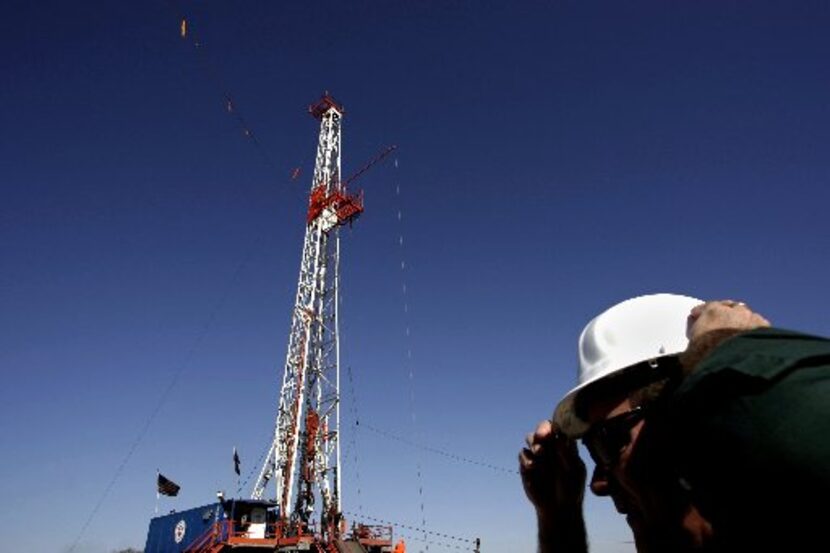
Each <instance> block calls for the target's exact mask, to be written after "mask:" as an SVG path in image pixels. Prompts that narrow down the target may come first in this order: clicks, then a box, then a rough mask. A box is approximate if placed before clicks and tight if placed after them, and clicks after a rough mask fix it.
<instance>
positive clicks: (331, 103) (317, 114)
mask: <svg viewBox="0 0 830 553" xmlns="http://www.w3.org/2000/svg"><path fill="white" fill-rule="evenodd" d="M331 108H334V109H336V110H337V112H338V113H339V114H340V115H343V114H344V113H346V111H345V110H344V109H343V104H341V103H340V102H338V101H337V100H335V99H334V98H332V96H331V95H330V94H329V93H328V92H326V93H325V94H323V97H322V98H320V99H319V100H318V101H317V103H316V104H311V105H310V106H308V112H309V113H310V114H311V115H312V116H313V117H314V118H315V119H317V120H318V121H319V120H320V119H322V118H323V114H325V113H326V112H327V111H328V110H330V109H331Z"/></svg>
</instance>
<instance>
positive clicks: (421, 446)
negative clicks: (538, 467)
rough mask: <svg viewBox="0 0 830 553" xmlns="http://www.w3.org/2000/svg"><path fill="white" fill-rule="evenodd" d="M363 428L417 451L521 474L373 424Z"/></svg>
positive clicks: (364, 425)
mask: <svg viewBox="0 0 830 553" xmlns="http://www.w3.org/2000/svg"><path fill="white" fill-rule="evenodd" d="M362 427H363V428H365V429H367V430H370V431H371V432H374V433H375V434H379V435H381V436H385V437H387V438H390V439H392V440H395V441H398V442H401V443H404V444H406V445H409V446H412V447H414V448H417V449H422V450H424V451H429V452H430V453H435V454H436V455H441V456H443V457H447V458H448V459H453V460H454V461H459V462H461V463H467V464H470V465H476V466H479V467H484V468H488V469H491V470H495V471H498V472H503V473H506V474H511V475H513V474H519V471H517V470H515V469H509V468H505V467H500V466H498V465H493V464H490V463H485V462H484V461H477V460H475V459H470V458H469V457H463V456H461V455H456V454H455V453H450V452H448V451H444V450H441V449H437V448H434V447H431V446H428V445H424V444H419V443H417V442H413V441H412V440H408V439H406V438H404V437H402V436H399V435H397V434H393V433H392V432H389V431H387V430H381V429H380V428H377V427H375V426H372V425H371V424H366V423H364V424H363V425H362Z"/></svg>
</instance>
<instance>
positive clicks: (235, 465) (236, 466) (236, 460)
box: [233, 447, 240, 476]
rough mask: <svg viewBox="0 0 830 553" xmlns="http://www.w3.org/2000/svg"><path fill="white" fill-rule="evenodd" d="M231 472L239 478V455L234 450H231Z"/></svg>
mask: <svg viewBox="0 0 830 553" xmlns="http://www.w3.org/2000/svg"><path fill="white" fill-rule="evenodd" d="M233 471H234V472H235V473H236V475H237V476H239V474H240V473H239V453H237V452H236V448H235V447H234V448H233Z"/></svg>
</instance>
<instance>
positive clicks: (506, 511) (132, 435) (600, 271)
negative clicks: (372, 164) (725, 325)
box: [0, 0, 830, 553]
mask: <svg viewBox="0 0 830 553" xmlns="http://www.w3.org/2000/svg"><path fill="white" fill-rule="evenodd" d="M180 15H185V16H186V17H187V18H188V21H189V28H190V33H191V34H190V37H191V38H193V39H194V40H198V41H199V43H200V45H201V46H200V49H199V50H198V51H197V50H196V49H194V47H193V45H192V42H188V41H185V40H182V39H181V38H180V36H179V18H180ZM828 24H830V7H829V6H828V5H827V3H826V2H764V1H756V2H730V1H718V2H715V1H704V2H690V1H689V2H686V1H683V2H657V1H638V2H626V3H620V2H597V1H586V2H575V1H566V2H512V3H507V2H504V3H496V2H460V1H453V2H418V3H416V2H369V1H361V2H350V3H345V2H343V3H337V2H314V3H275V2H259V1H258V2H189V1H188V2H165V1H162V0H159V1H157V2H141V3H112V2H83V3H73V4H66V3H60V2H51V1H45V2H37V3H29V2H20V1H13V2H11V3H10V5H8V6H7V7H6V9H5V10H4V17H3V21H2V22H0V42H2V51H3V52H4V55H3V56H2V57H1V58H0V59H2V61H0V70H2V74H3V76H4V86H2V87H0V187H2V201H0V259H2V271H0V306H2V308H0V367H1V368H2V375H3V385H2V387H0V449H2V451H3V452H4V454H3V455H2V456H0V492H2V495H3V497H4V502H3V511H2V512H3V518H4V521H5V522H4V527H5V538H4V539H5V543H6V547H8V548H9V549H10V550H26V551H31V552H34V553H39V552H44V553H47V552H55V551H59V552H64V551H66V550H67V549H68V547H69V546H70V544H72V543H73V542H75V540H76V539H77V538H78V536H79V533H80V531H81V529H82V528H83V527H84V523H85V521H86V520H87V518H88V517H89V515H90V513H91V512H92V511H93V509H94V507H95V505H96V504H97V502H98V501H99V500H100V499H101V497H102V496H103V494H104V492H105V489H106V488H107V486H108V484H109V483H110V481H112V479H113V477H114V475H115V474H116V471H118V477H117V478H116V479H115V484H114V485H113V486H112V488H111V489H110V491H109V492H108V493H107V494H106V496H104V500H103V503H102V504H101V507H100V509H99V510H98V511H97V513H96V514H95V516H94V517H93V519H92V521H91V523H90V524H89V526H88V527H87V528H86V530H85V531H84V533H83V535H82V536H81V538H80V541H79V543H78V547H77V548H76V551H77V552H79V553H81V552H83V553H103V552H108V551H110V550H112V549H115V548H117V547H126V546H139V547H141V546H142V545H143V543H144V538H145V535H146V529H147V524H148V520H149V518H150V516H151V515H152V513H153V509H154V506H155V489H154V478H155V471H156V468H161V470H162V471H163V472H164V473H165V474H167V475H168V476H169V477H171V478H172V479H174V480H175V481H177V482H178V483H180V484H181V485H182V492H181V494H180V496H179V498H177V499H175V500H165V501H162V505H161V508H162V509H171V508H176V509H184V508H187V507H190V506H195V505H198V504H202V503H207V502H209V501H211V500H212V499H213V497H214V493H215V491H216V490H217V489H225V490H230V491H232V490H234V489H235V477H234V474H233V472H232V464H231V451H232V448H233V446H236V447H238V448H239V451H240V455H241V457H242V462H243V470H250V468H251V466H252V465H253V463H254V461H255V459H256V458H257V457H258V456H259V455H260V453H261V452H262V449H263V448H264V447H266V445H267V441H268V439H269V432H270V429H271V425H272V423H273V416H274V414H275V409H276V407H275V405H276V399H277V393H278V389H277V388H278V385H279V382H280V379H281V373H282V363H283V360H284V355H285V347H286V343H287V332H288V326H289V317H290V308H291V304H292V302H293V299H294V289H295V286H296V280H297V271H298V266H299V255H300V248H301V243H302V237H303V217H304V212H305V202H306V194H307V190H308V187H309V182H308V180H309V176H310V173H311V170H312V164H313V157H314V149H315V146H316V138H317V136H316V135H317V127H316V122H315V121H314V120H313V119H311V118H310V117H309V116H308V115H307V114H306V113H305V111H304V110H305V106H306V105H307V104H309V103H310V102H312V101H314V100H315V99H316V98H317V97H319V95H320V94H321V93H322V91H324V90H330V91H332V93H333V94H334V95H335V96H336V97H337V98H338V99H340V100H341V101H342V102H343V103H344V104H345V106H346V118H345V121H344V131H343V133H344V134H343V166H344V174H345V175H348V174H351V173H352V172H353V171H355V170H356V169H358V168H359V167H360V166H361V165H362V164H363V162H364V161H366V160H367V159H369V158H371V157H372V156H373V155H374V154H375V153H376V152H378V151H379V150H380V149H381V148H382V147H383V146H384V145H387V144H393V143H394V144H397V145H398V146H399V150H398V152H396V154H395V159H397V167H396V165H395V163H394V160H392V159H390V160H389V161H388V162H387V163H385V164H383V165H381V166H378V167H376V168H374V169H373V170H372V171H371V173H369V174H368V175H366V176H365V177H364V178H363V179H362V180H361V181H359V183H360V186H361V187H362V188H364V189H365V191H366V213H365V215H364V216H363V217H362V218H361V219H360V220H359V221H358V222H357V224H356V225H355V226H354V228H353V229H351V230H347V231H346V232H344V233H343V273H344V277H343V280H344V282H343V286H344V292H343V293H344V300H343V311H342V329H341V330H342V338H343V344H342V349H343V358H344V366H349V367H351V368H352V372H353V380H354V388H355V389H354V393H352V390H343V394H344V404H345V405H344V416H345V418H346V421H345V424H344V428H343V442H344V445H345V448H346V449H347V452H348V454H347V458H346V460H345V461H344V471H345V473H344V504H345V507H346V509H347V511H351V512H358V511H359V512H362V513H365V514H368V515H370V516H374V517H377V518H383V519H386V520H391V521H395V522H399V523H402V524H406V525H412V526H417V525H419V523H420V520H421V504H423V513H424V516H425V518H426V520H427V526H428V527H429V528H430V529H431V530H434V531H438V532H443V533H449V534H452V535H455V536H461V537H474V536H480V537H481V538H482V542H483V545H484V548H483V550H484V551H505V552H506V551H532V550H533V547H534V546H533V542H534V532H535V530H534V527H533V516H532V512H531V509H530V507H529V505H528V504H527V502H526V501H525V499H524V496H523V493H522V491H521V486H520V484H519V480H518V476H515V475H510V474H507V473H505V472H501V471H496V470H491V469H487V468H483V467H480V466H477V465H472V464H466V463H461V462H457V461H452V460H449V459H447V458H445V457H442V456H438V455H434V454H431V453H429V452H427V451H424V450H420V449H415V448H412V447H409V446H408V445H406V444H403V443H401V442H398V441H394V440H389V439H386V438H384V437H382V436H380V435H378V434H377V433H373V432H370V431H368V430H367V429H366V428H363V429H361V430H359V431H355V429H354V425H353V416H352V413H353V412H354V409H356V410H357V414H358V417H359V418H360V420H361V422H362V423H363V425H364V427H365V426H366V425H373V426H374V427H377V428H380V429H383V430H385V431H387V432H391V433H394V434H396V435H401V436H406V437H407V439H411V440H413V441H417V442H420V443H424V444H427V445H429V446H430V447H433V448H438V449H442V450H446V451H449V452H453V453H455V454H457V455H461V456H464V457H467V458H470V459H474V460H479V461H482V462H486V463H490V464H493V465H497V466H501V467H506V468H513V467H514V466H515V456H516V453H517V452H518V450H519V448H520V447H521V445H522V440H523V436H524V434H525V433H526V432H527V431H529V430H531V429H532V427H533V426H534V425H535V423H536V422H537V421H538V420H540V419H541V418H543V417H545V416H547V415H549V413H550V412H551V411H552V408H553V406H554V404H555V403H556V401H557V400H558V399H559V398H560V397H561V396H562V395H563V394H564V393H565V392H566V391H567V390H568V389H569V388H570V387H571V385H572V384H573V381H574V379H575V357H576V355H575V342H576V338H577V336H578V333H579V331H580V330H581V328H582V326H583V325H584V324H585V323H586V322H587V321H588V320H589V319H590V318H591V317H592V316H594V315H595V314H596V313H598V312H599V311H601V310H602V309H604V308H605V307H607V306H608V305H610V304H612V303H616V302H617V301H620V300H622V299H624V298H627V297H630V296H633V295H638V294H642V293H649V292H656V291H674V292H681V293H687V294H690V295H696V296H699V297H703V298H738V299H742V300H745V301H747V302H748V303H750V305H752V306H754V307H755V308H757V309H758V310H759V311H761V312H762V313H763V314H765V315H766V316H767V317H768V318H770V319H771V320H772V321H773V322H775V323H777V324H779V325H780V326H785V327H791V328H797V329H802V330H806V331H810V332H814V333H819V334H830V317H828V315H827V310H826V308H825V304H826V292H825V288H826V283H827V282H828V269H829V266H828V259H830V246H829V245H828V240H827V237H828V230H830V223H829V222H828V220H827V217H826V210H827V208H826V206H827V203H828V199H830V192H828V188H827V187H828V181H829V180H830V155H828V154H830V152H828V150H829V149H830V148H828V146H830V130H828V129H830V107H829V106H828V102H827V98H828V97H830V72H828V66H827V60H828V59H830V39H828V34H827V32H826V30H827V28H828ZM224 93H229V94H230V95H231V96H232V98H233V100H234V104H235V105H236V107H237V109H238V112H239V113H242V114H243V115H244V117H245V118H246V120H247V122H248V124H249V126H250V128H251V129H252V130H253V131H254V133H255V136H256V137H257V138H258V140H259V144H261V146H262V149H263V150H262V151H260V150H259V149H258V148H257V147H256V145H255V144H254V143H253V142H252V140H250V139H246V138H245V137H244V136H243V134H242V132H241V129H240V127H239V125H238V123H237V121H236V120H235V119H234V118H233V117H231V116H229V115H228V113H227V112H226V111H225V108H224V100H223V94H224ZM263 152H265V154H264V155H263ZM295 167H302V168H303V175H302V176H301V177H300V178H298V179H297V180H295V181H292V180H291V179H290V174H291V171H292V169H293V168H295ZM399 212H400V214H401V216H400V219H399V218H398V213H399ZM401 237H403V246H401V245H400V239H401ZM401 261H404V262H405V269H403V270H401ZM404 284H406V294H404V293H403V292H402V287H403V285H404ZM404 304H406V306H407V310H406V311H404ZM407 328H409V331H410V332H409V336H407V335H406V329H407ZM408 352H411V360H410V359H409V354H408ZM410 369H411V370H412V372H413V375H414V377H413V379H412V380H411V381H410V379H409V376H408V375H409V372H410ZM168 388H169V389H170V392H169V394H168V395H165V390H167V389H168ZM410 396H412V397H414V402H412V405H414V414H415V420H416V422H415V424H414V425H413V423H412V409H411V408H410V399H409V398H410ZM355 398H357V399H356V400H355ZM159 405H160V407H158V409H157V406H159ZM154 413H155V415H154ZM148 420H149V421H150V422H151V424H150V425H149V427H148V428H147V430H146V432H143V429H144V428H145V426H146V424H147V422H148ZM350 433H351V434H350ZM139 437H140V438H141V439H140V440H139V441H138V442H137V439H138V438H139ZM136 444H137V445H136ZM134 445H135V448H134V452H133V453H132V454H131V455H130V456H129V459H128V462H127V463H126V464H125V465H124V466H123V467H122V468H121V469H120V470H119V467H120V466H121V464H122V462H123V460H124V459H125V458H126V456H127V455H128V452H130V451H131V449H132V448H133V446H134ZM355 461H356V462H355ZM419 467H420V469H421V473H422V475H421V477H420V478H418V476H417V471H418V468H419ZM419 488H422V490H423V491H422V492H421V493H419V492H418V489H419ZM587 510H588V517H589V531H590V534H591V537H592V542H593V548H592V551H597V552H606V553H611V552H618V551H619V552H625V551H633V546H632V545H631V544H628V543H625V542H626V541H627V540H628V539H629V536H628V533H627V530H626V528H625V525H624V522H622V521H621V520H618V517H617V515H616V514H615V513H614V512H613V509H612V508H611V507H610V506H609V505H605V502H603V501H598V500H594V499H589V500H588V503H587ZM44 528H48V531H45V530H44ZM405 534H407V535H409V534H411V532H405ZM411 545H412V546H413V547H412V548H413V549H414V550H416V551H420V550H423V549H424V546H423V545H422V544H419V543H418V542H415V541H412V542H411ZM429 550H430V551H442V550H446V548H442V547H440V546H438V545H435V544H433V545H430V546H429Z"/></svg>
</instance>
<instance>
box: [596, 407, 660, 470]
mask: <svg viewBox="0 0 830 553" xmlns="http://www.w3.org/2000/svg"><path fill="white" fill-rule="evenodd" d="M644 416H645V409H644V408H643V407H635V408H633V409H631V410H630V411H626V412H625V413H620V414H619V415H616V416H613V417H611V418H610V419H606V420H604V421H602V422H598V423H596V424H594V425H593V426H592V427H591V429H590V430H588V432H586V433H585V435H584V436H582V443H583V444H585V447H586V448H588V453H590V454H591V458H592V459H593V460H594V462H595V463H596V464H597V465H599V466H603V467H609V466H612V465H614V464H616V462H617V461H619V460H620V453H621V452H622V450H623V448H624V447H625V446H627V445H628V444H629V443H631V429H632V428H634V426H635V425H636V424H637V423H638V422H640V421H641V420H643V417H644Z"/></svg>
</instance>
